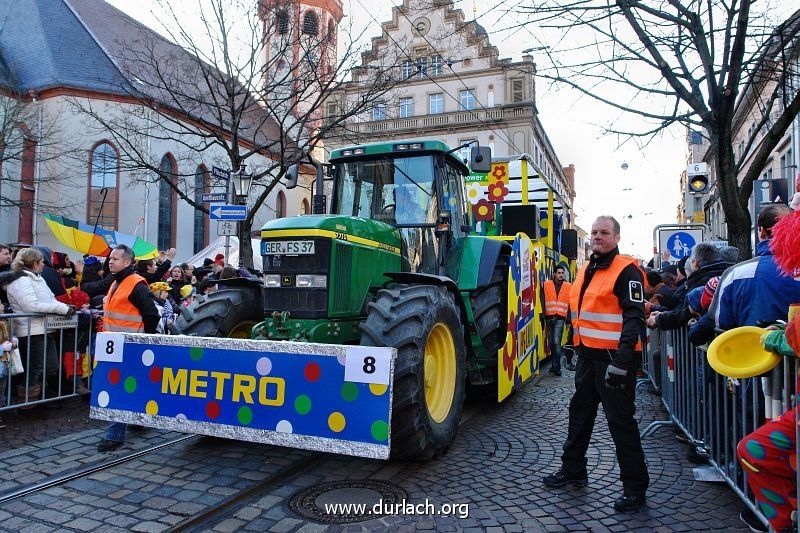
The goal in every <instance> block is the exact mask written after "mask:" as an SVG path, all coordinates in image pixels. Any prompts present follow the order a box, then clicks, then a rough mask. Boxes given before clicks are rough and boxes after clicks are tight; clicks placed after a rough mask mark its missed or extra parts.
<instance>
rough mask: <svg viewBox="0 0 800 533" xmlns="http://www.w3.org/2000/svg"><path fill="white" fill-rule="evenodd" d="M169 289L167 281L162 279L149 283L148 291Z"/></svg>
mask: <svg viewBox="0 0 800 533" xmlns="http://www.w3.org/2000/svg"><path fill="white" fill-rule="evenodd" d="M169 289H170V286H169V283H165V282H163V281H156V282H155V283H153V284H151V285H150V292H158V291H169Z"/></svg>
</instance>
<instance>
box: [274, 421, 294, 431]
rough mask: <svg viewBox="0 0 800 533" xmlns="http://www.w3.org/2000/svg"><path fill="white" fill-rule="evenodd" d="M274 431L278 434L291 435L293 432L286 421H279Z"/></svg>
mask: <svg viewBox="0 0 800 533" xmlns="http://www.w3.org/2000/svg"><path fill="white" fill-rule="evenodd" d="M275 431H277V432H279V433H291V432H292V431H294V429H293V428H292V423H291V422H289V421H288V420H281V421H280V422H278V425H276V426H275Z"/></svg>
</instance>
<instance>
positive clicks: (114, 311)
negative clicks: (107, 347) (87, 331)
mask: <svg viewBox="0 0 800 533" xmlns="http://www.w3.org/2000/svg"><path fill="white" fill-rule="evenodd" d="M139 283H145V284H146V283H147V281H145V279H144V278H143V277H142V276H140V275H139V274H130V275H128V277H127V278H125V279H123V280H122V283H117V282H116V281H115V282H114V283H113V284H112V285H111V288H110V289H108V294H107V295H106V298H105V304H104V305H103V328H104V329H105V330H106V331H122V332H125V333H142V332H144V321H142V314H141V313H140V312H139V309H137V308H136V306H135V305H133V304H132V303H131V302H130V300H129V299H128V297H129V296H130V295H131V293H132V292H133V288H134V287H136V285H138V284H139Z"/></svg>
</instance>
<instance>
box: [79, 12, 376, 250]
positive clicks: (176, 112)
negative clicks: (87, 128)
mask: <svg viewBox="0 0 800 533" xmlns="http://www.w3.org/2000/svg"><path fill="white" fill-rule="evenodd" d="M158 16H159V20H160V21H161V22H162V24H163V27H162V28H161V31H162V33H163V34H164V35H166V36H167V37H168V39H167V38H164V37H162V36H160V35H158V34H155V33H154V32H152V31H150V30H148V29H147V28H144V27H142V26H139V25H135V23H133V21H130V20H127V21H123V22H127V23H128V24H129V25H130V26H133V28H126V30H127V31H125V32H120V33H121V34H120V35H117V36H116V37H115V38H114V39H113V40H111V41H110V42H106V43H104V44H105V45H106V48H107V49H108V50H109V54H110V55H111V56H112V57H113V59H114V61H115V62H116V63H117V65H119V67H120V70H121V71H122V73H123V76H124V78H125V80H126V83H124V84H122V86H121V89H122V90H123V91H124V92H125V95H126V98H125V99H124V100H125V101H123V102H120V103H115V104H111V103H108V102H101V103H99V104H98V103H97V102H92V101H91V100H83V99H78V98H75V99H73V103H74V105H75V106H76V107H77V108H79V109H80V110H81V111H82V112H83V113H85V114H86V116H87V117H88V118H89V121H88V122H89V123H90V124H93V125H94V127H95V128H96V129H97V130H98V131H103V132H105V133H106V135H110V136H111V137H112V138H113V140H114V142H115V143H116V144H117V145H118V146H119V147H120V151H121V156H120V160H121V165H122V166H123V168H124V169H125V170H127V171H129V172H131V173H132V174H133V175H135V176H138V178H137V179H139V180H144V181H153V180H154V179H155V180H161V181H166V183H168V184H169V186H170V187H172V189H173V190H174V191H176V193H177V195H178V197H179V198H180V199H182V200H184V201H185V202H187V203H188V204H189V205H191V206H193V207H194V208H195V209H198V210H202V211H203V212H206V213H207V212H208V210H207V208H206V207H204V206H203V205H202V204H201V203H198V202H197V201H196V194H195V193H196V191H195V180H194V177H195V174H194V172H193V170H194V168H196V163H197V161H198V159H199V158H200V157H202V155H203V154H209V153H211V154H213V153H217V154H219V153H222V154H224V157H223V158H222V160H220V161H218V163H219V164H220V165H221V166H227V167H229V168H231V169H233V170H234V171H235V170H237V169H239V168H240V166H241V165H243V164H249V165H248V166H249V168H248V171H249V172H252V173H253V185H252V188H251V192H250V197H249V206H250V209H249V212H248V217H247V219H246V220H245V221H244V222H243V223H242V231H241V234H242V235H244V236H249V235H250V230H251V227H252V224H253V220H254V217H255V214H256V212H257V211H258V209H259V208H260V207H262V205H264V203H265V201H266V199H267V197H268V195H269V194H270V192H272V191H273V190H274V188H275V187H276V186H277V185H278V183H279V182H280V180H281V179H282V177H283V176H284V175H285V171H286V170H287V168H288V166H289V165H291V164H292V163H296V162H303V161H308V157H309V156H310V155H312V154H313V153H314V152H315V149H316V148H317V146H318V145H319V144H320V143H321V141H323V140H324V139H325V138H326V136H327V135H328V133H329V132H330V130H331V129H332V128H334V127H336V126H337V125H338V124H340V123H342V122H343V121H345V120H346V119H348V118H349V117H352V116H354V115H357V114H359V113H361V112H363V111H364V109H367V108H369V106H370V105H372V104H371V102H372V101H374V100H375V99H376V98H379V97H380V96H381V95H382V94H384V93H385V92H386V91H387V90H389V88H390V84H391V81H390V80H389V79H388V78H386V77H379V78H377V79H376V80H375V81H374V82H373V83H371V84H370V86H369V87H368V88H367V90H366V91H365V94H364V98H363V99H361V100H360V101H359V102H356V103H355V104H353V105H351V106H349V107H347V108H339V109H338V110H337V112H336V113H333V114H328V115H326V116H325V118H324V120H323V117H322V108H323V103H324V101H325V98H326V97H327V94H328V93H329V92H330V91H331V90H333V89H335V88H336V87H338V86H339V85H340V84H341V83H343V82H344V81H343V80H344V78H345V75H346V74H347V73H348V72H349V71H350V70H351V69H352V68H353V67H354V66H355V65H356V63H357V60H358V58H359V55H360V50H359V49H358V46H357V44H356V42H357V41H358V40H359V39H360V37H361V36H360V35H358V34H356V33H353V32H352V28H351V31H350V32H348V31H344V32H339V35H345V36H346V37H349V39H348V40H347V41H344V39H340V40H339V42H338V43H336V44H337V45H338V57H337V55H335V54H334V53H333V50H334V49H335V48H336V47H335V46H334V43H335V41H336V39H337V38H338V36H337V35H336V31H335V30H334V31H332V29H331V28H326V27H320V26H321V25H320V24H319V20H317V21H316V23H317V26H312V25H310V23H309V22H308V21H307V20H296V19H295V18H294V17H295V12H294V10H291V9H288V8H284V6H283V4H282V2H280V1H267V0H264V1H262V2H259V3H256V2H251V1H249V0H234V1H230V0H203V1H202V2H200V3H199V7H198V8H197V10H196V11H194V12H192V13H184V12H180V11H178V10H177V8H176V7H175V5H174V3H170V2H166V1H163V2H160V13H159V14H158ZM187 21H193V22H194V25H195V26H197V27H199V30H197V31H192V30H190V29H188V28H190V27H191V26H192V24H187ZM265 36H267V37H265ZM158 141H169V142H171V143H173V144H175V143H177V145H178V146H180V150H179V152H178V153H174V154H173V155H175V157H176V158H177V159H178V160H179V161H181V160H182V161H184V162H194V163H195V165H194V166H193V165H185V164H184V165H179V168H190V169H191V170H192V172H189V173H187V172H181V173H178V174H174V173H172V172H168V171H165V169H164V168H160V159H159V158H156V157H155V156H154V154H151V153H150V151H149V149H148V146H149V144H150V143H152V142H158ZM240 257H242V258H243V259H244V261H245V263H246V266H252V265H251V264H248V263H250V262H251V258H252V250H251V242H250V239H249V238H240Z"/></svg>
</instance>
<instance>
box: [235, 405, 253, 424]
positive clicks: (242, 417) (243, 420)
mask: <svg viewBox="0 0 800 533" xmlns="http://www.w3.org/2000/svg"><path fill="white" fill-rule="evenodd" d="M236 418H237V419H238V420H239V423H240V424H241V425H243V426H247V425H249V424H250V422H252V421H253V410H252V409H250V408H249V407H247V406H244V407H240V408H239V412H237V413H236Z"/></svg>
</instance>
